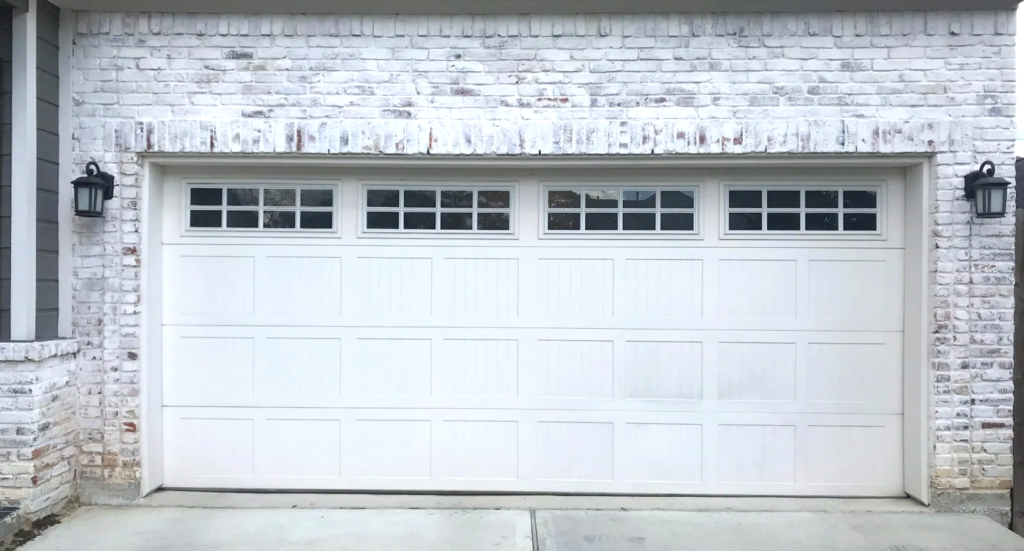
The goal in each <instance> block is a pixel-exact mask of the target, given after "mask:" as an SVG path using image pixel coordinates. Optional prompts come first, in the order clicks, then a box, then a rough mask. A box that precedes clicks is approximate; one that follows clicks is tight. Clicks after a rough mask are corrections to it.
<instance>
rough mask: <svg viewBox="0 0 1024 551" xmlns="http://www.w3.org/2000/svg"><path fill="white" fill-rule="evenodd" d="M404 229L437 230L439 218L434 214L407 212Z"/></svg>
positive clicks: (404, 218) (404, 217)
mask: <svg viewBox="0 0 1024 551" xmlns="http://www.w3.org/2000/svg"><path fill="white" fill-rule="evenodd" d="M431 193H433V192H431ZM402 227H403V228H404V229H407V230H435V229H437V216H435V215H434V213H432V212H407V213H405V215H404V216H403V226H402Z"/></svg>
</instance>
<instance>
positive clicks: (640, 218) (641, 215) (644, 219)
mask: <svg viewBox="0 0 1024 551" xmlns="http://www.w3.org/2000/svg"><path fill="white" fill-rule="evenodd" d="M657 223H658V215H656V214H654V213H653V212H627V213H623V215H622V229H623V230H626V231H654V230H656V229H658V228H657Z"/></svg>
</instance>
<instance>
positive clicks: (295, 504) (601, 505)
mask: <svg viewBox="0 0 1024 551" xmlns="http://www.w3.org/2000/svg"><path fill="white" fill-rule="evenodd" d="M104 505H106V504H104ZM118 505H121V504H120V503H118ZM133 505H137V506H142V507H203V508H225V507H226V508H230V509H249V508H254V509H260V508H280V509H291V508H298V509H537V510H540V509H560V510H561V509H571V510H605V511H621V510H627V511H793V512H809V511H810V512H823V513H835V512H855V511H856V512H863V511H872V512H886V513H931V512H933V511H932V509H929V508H928V507H926V506H924V505H921V504H920V503H917V502H916V501H913V500H911V499H905V498H904V499H863V498H858V499H838V498H777V497H675V496H585V495H578V496H556V495H428V494H297V493H244V492H188V491H175V490H165V491H160V492H156V493H154V494H152V495H150V496H148V497H145V498H143V499H142V500H139V501H137V502H135V503H133Z"/></svg>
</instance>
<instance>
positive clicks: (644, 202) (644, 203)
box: [622, 190, 658, 209]
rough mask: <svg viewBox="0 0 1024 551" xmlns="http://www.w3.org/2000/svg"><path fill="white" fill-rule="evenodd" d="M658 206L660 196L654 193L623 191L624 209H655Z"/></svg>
mask: <svg viewBox="0 0 1024 551" xmlns="http://www.w3.org/2000/svg"><path fill="white" fill-rule="evenodd" d="M657 206H658V194H657V193H656V192H653V191H633V190H628V191H623V192H622V208H625V209H653V208H657Z"/></svg>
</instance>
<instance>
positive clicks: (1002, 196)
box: [964, 161, 1010, 218]
mask: <svg viewBox="0 0 1024 551" xmlns="http://www.w3.org/2000/svg"><path fill="white" fill-rule="evenodd" d="M1009 187H1010V182H1009V181H1008V180H1006V179H1005V178H998V177H996V165H995V163H993V162H992V161H985V162H984V163H981V167H980V168H979V169H978V171H977V172H972V173H970V174H968V175H967V176H964V195H966V196H967V198H968V199H974V212H975V216H977V217H978V218H1002V217H1004V216H1006V196H1007V195H1008V192H1007V190H1008V188H1009Z"/></svg>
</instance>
